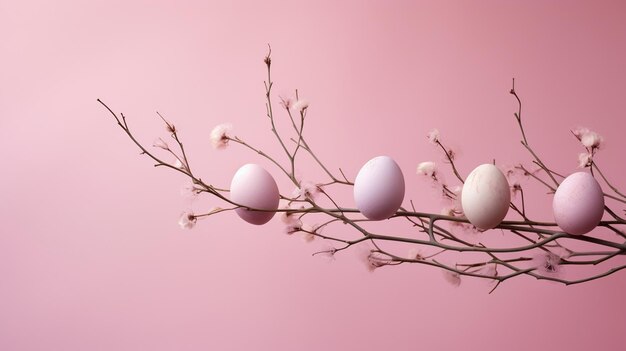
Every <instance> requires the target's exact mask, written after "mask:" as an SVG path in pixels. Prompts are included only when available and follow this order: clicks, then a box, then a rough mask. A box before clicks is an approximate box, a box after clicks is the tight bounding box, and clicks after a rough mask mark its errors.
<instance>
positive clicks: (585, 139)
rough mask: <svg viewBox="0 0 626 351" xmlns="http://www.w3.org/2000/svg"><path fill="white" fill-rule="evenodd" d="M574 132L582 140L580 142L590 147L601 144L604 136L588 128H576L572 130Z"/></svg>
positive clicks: (597, 146) (593, 147)
mask: <svg viewBox="0 0 626 351" xmlns="http://www.w3.org/2000/svg"><path fill="white" fill-rule="evenodd" d="M572 134H574V136H575V137H576V138H577V139H578V140H580V143H581V144H583V146H584V147H586V148H588V149H597V148H599V147H600V146H601V144H602V142H603V141H604V138H603V137H602V136H600V135H599V134H598V133H596V132H594V131H591V130H589V129H587V128H582V127H579V128H576V129H575V130H573V131H572Z"/></svg>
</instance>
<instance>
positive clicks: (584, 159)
mask: <svg viewBox="0 0 626 351" xmlns="http://www.w3.org/2000/svg"><path fill="white" fill-rule="evenodd" d="M592 161H593V158H592V156H591V154H589V153H588V152H583V153H581V154H579V155H578V167H580V168H585V167H589V166H591V162H592Z"/></svg>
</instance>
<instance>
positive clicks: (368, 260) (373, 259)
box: [356, 247, 389, 272]
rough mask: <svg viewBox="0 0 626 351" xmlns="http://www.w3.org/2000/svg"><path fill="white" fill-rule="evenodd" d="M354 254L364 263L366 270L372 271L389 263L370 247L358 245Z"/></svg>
mask: <svg viewBox="0 0 626 351" xmlns="http://www.w3.org/2000/svg"><path fill="white" fill-rule="evenodd" d="M356 254H357V255H358V258H359V260H360V261H361V262H363V263H364V264H365V267H367V270H368V271H370V272H373V271H374V270H376V268H378V267H382V266H386V265H387V264H388V263H389V260H388V259H386V258H384V257H381V256H380V255H379V254H377V253H376V252H374V251H373V250H372V249H370V248H366V247H360V248H359V249H358V250H356Z"/></svg>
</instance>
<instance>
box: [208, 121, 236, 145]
mask: <svg viewBox="0 0 626 351" xmlns="http://www.w3.org/2000/svg"><path fill="white" fill-rule="evenodd" d="M232 129H233V126H232V125H230V124H220V125H218V126H216V127H215V128H213V130H212V131H211V136H210V138H211V144H213V148H215V149H223V148H225V147H226V146H228V141H229V140H230V136H229V135H228V133H229V132H230V131H231V130H232Z"/></svg>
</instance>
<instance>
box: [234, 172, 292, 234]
mask: <svg viewBox="0 0 626 351" xmlns="http://www.w3.org/2000/svg"><path fill="white" fill-rule="evenodd" d="M230 199H231V200H232V201H233V202H235V203H236V204H239V205H242V206H245V207H247V208H238V209H236V210H235V212H237V214H238V215H239V217H241V219H243V220H244V221H246V222H248V223H252V224H256V225H261V224H265V223H267V222H269V220H270V219H272V217H274V214H275V212H274V211H276V210H277V209H278V201H279V200H280V195H279V192H278V186H277V185H276V181H275V180H274V178H273V177H272V175H271V174H269V173H268V172H267V171H266V170H265V169H264V168H263V167H261V166H259V165H255V164H251V163H249V164H247V165H243V166H242V167H241V168H239V170H238V171H237V173H235V176H234V177H233V180H232V181H231V183H230ZM248 208H252V209H257V210H269V212H263V211H251V210H249V209H248Z"/></svg>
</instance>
